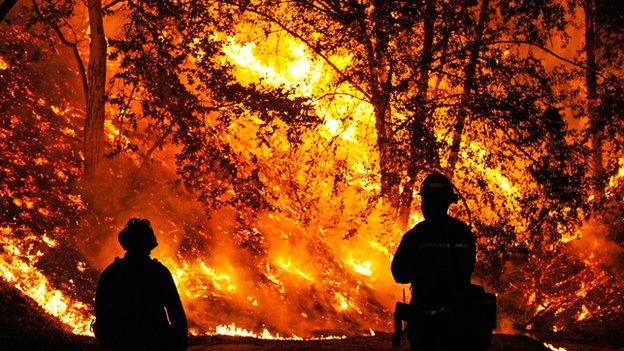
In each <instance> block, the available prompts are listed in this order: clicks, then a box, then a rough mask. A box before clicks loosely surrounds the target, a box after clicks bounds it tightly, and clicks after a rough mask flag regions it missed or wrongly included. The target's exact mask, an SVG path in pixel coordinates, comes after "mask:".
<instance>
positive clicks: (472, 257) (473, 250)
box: [466, 228, 477, 276]
mask: <svg viewBox="0 0 624 351" xmlns="http://www.w3.org/2000/svg"><path fill="white" fill-rule="evenodd" d="M466 231H467V233H468V238H469V239H468V260H469V261H468V269H469V271H468V272H469V273H470V274H469V276H470V275H472V272H473V271H474V268H475V264H476V262H477V241H476V239H475V236H474V234H472V232H471V231H470V229H469V228H466Z"/></svg>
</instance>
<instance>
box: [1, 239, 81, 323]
mask: <svg viewBox="0 0 624 351" xmlns="http://www.w3.org/2000/svg"><path fill="white" fill-rule="evenodd" d="M0 232H1V233H2V236H0V248H2V251H3V252H5V254H4V255H0V274H1V276H2V278H4V280H6V281H7V282H9V283H11V284H13V286H14V287H15V288H17V289H18V290H19V291H21V292H22V293H24V294H25V295H27V296H29V297H30V298H31V299H33V300H34V301H35V302H36V303H37V304H38V305H39V306H41V307H42V308H43V309H44V310H45V311H47V312H48V313H49V314H51V315H52V316H54V317H57V318H58V319H59V320H60V321H61V322H63V323H65V324H66V325H68V326H69V327H70V328H71V331H72V332H73V333H75V334H79V335H91V331H90V324H91V317H90V312H91V311H90V310H91V307H90V306H88V305H87V304H85V303H84V302H81V301H76V300H74V299H72V298H71V297H69V296H67V294H65V293H64V292H62V291H61V290H59V289H55V288H52V287H51V284H50V282H49V280H48V278H47V277H46V276H45V275H44V274H43V273H42V272H41V271H40V270H38V269H37V268H35V267H36V264H37V262H38V261H39V259H40V258H41V257H42V256H43V253H42V252H41V251H40V250H36V249H35V247H36V243H38V242H43V243H45V244H46V245H47V246H48V247H55V246H56V245H57V243H56V241H54V240H52V239H51V238H49V237H48V236H46V235H43V236H41V237H37V236H35V235H30V236H28V237H26V238H21V239H20V240H19V241H17V240H16V239H15V238H13V237H12V235H11V234H12V229H11V228H8V227H2V228H0ZM69 284H71V285H73V284H72V282H69Z"/></svg>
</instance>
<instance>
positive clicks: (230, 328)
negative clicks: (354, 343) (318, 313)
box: [190, 323, 375, 341]
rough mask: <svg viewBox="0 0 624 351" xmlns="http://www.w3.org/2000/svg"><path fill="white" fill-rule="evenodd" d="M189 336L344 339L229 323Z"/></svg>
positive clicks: (299, 339)
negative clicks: (258, 330) (301, 334)
mask: <svg viewBox="0 0 624 351" xmlns="http://www.w3.org/2000/svg"><path fill="white" fill-rule="evenodd" d="M370 332H371V335H375V333H374V332H373V331H372V329H371V331H370ZM190 333H191V335H195V336H199V335H227V336H242V337H248V338H256V339H264V340H294V341H303V340H339V339H346V338H347V337H346V336H345V335H342V336H336V335H330V336H314V337H310V338H302V337H300V336H297V335H291V336H282V335H280V334H279V333H276V334H273V333H271V332H270V331H269V330H268V329H266V328H264V329H262V331H261V332H259V333H256V332H253V331H250V330H247V329H245V328H240V327H237V326H236V324H235V323H230V324H228V325H218V326H216V327H215V329H214V331H208V332H204V333H202V332H200V331H199V330H196V329H191V330H190Z"/></svg>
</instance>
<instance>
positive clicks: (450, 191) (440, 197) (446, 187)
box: [420, 172, 459, 219]
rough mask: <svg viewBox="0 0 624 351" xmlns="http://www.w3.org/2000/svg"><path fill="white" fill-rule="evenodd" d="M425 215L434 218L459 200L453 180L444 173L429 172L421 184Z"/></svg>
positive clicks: (445, 211)
mask: <svg viewBox="0 0 624 351" xmlns="http://www.w3.org/2000/svg"><path fill="white" fill-rule="evenodd" d="M420 196H421V198H422V203H421V208H422V213H423V216H424V217H425V218H426V219H427V218H434V217H439V216H442V215H445V214H446V213H447V211H448V208H449V206H451V204H453V203H455V202H457V200H459V198H458V196H457V194H456V193H455V191H454V188H453V183H451V180H450V179H449V178H448V177H447V176H445V175H444V174H442V173H438V172H433V173H431V174H429V175H428V176H427V177H426V178H425V180H424V181H423V182H422V185H421V186H420Z"/></svg>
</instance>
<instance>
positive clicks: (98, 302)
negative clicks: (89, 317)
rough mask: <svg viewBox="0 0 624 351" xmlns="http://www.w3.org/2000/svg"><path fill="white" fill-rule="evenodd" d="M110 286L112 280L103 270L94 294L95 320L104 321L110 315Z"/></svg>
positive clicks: (106, 271)
mask: <svg viewBox="0 0 624 351" xmlns="http://www.w3.org/2000/svg"><path fill="white" fill-rule="evenodd" d="M111 284H112V279H111V276H110V272H109V271H108V270H104V272H102V274H101V275H100V279H99V281H98V285H97V290H96V292H95V308H94V312H95V318H96V319H99V320H104V319H106V318H108V317H109V316H110V314H111V307H112V306H111V305H112V298H111Z"/></svg>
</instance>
